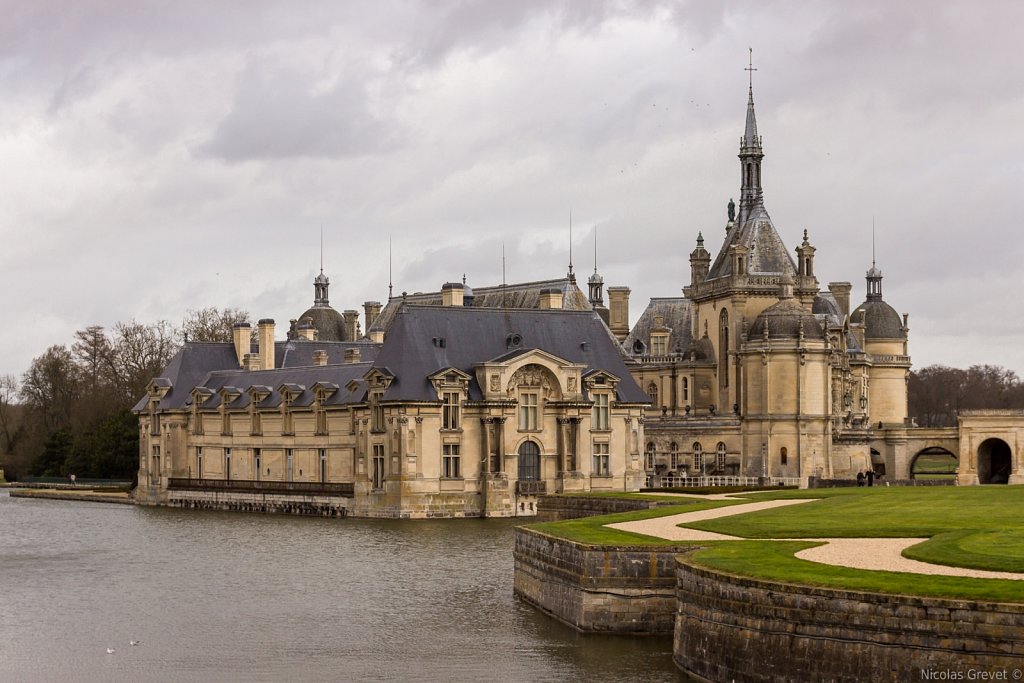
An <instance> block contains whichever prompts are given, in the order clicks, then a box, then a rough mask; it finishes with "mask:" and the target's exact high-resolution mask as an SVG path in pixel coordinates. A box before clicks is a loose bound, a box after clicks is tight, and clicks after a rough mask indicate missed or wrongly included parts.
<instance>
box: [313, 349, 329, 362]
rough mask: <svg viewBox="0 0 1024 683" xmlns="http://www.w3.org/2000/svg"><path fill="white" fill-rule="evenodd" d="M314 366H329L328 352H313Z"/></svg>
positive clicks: (321, 350)
mask: <svg viewBox="0 0 1024 683" xmlns="http://www.w3.org/2000/svg"><path fill="white" fill-rule="evenodd" d="M313 365H327V352H326V351H324V350H323V349H318V350H316V351H314V352H313Z"/></svg>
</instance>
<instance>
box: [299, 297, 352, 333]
mask: <svg viewBox="0 0 1024 683" xmlns="http://www.w3.org/2000/svg"><path fill="white" fill-rule="evenodd" d="M306 318H309V319H310V320H311V321H312V323H313V327H315V328H316V331H317V341H350V340H347V339H345V319H344V318H343V317H342V315H341V313H338V311H336V310H334V309H333V308H331V307H330V306H320V305H317V306H313V307H312V308H310V309H307V310H306V311H304V312H303V313H302V315H300V316H299V317H298V322H299V324H302V323H303V322H304V321H305V320H306Z"/></svg>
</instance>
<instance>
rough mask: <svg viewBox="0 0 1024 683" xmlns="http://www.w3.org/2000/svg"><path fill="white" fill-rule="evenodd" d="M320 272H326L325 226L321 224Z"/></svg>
mask: <svg viewBox="0 0 1024 683" xmlns="http://www.w3.org/2000/svg"><path fill="white" fill-rule="evenodd" d="M320 272H321V273H323V272H324V224H323V223H321V224H320Z"/></svg>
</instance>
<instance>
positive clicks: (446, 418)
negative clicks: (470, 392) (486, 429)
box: [441, 391, 462, 429]
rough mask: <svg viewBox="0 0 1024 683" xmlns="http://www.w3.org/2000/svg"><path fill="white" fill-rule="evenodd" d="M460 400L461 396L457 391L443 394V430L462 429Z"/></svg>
mask: <svg viewBox="0 0 1024 683" xmlns="http://www.w3.org/2000/svg"><path fill="white" fill-rule="evenodd" d="M460 399H461V395H460V394H459V392H457V391H446V392H444V394H442V403H441V429H460V428H461V427H462V417H461V415H460V409H461V405H460Z"/></svg>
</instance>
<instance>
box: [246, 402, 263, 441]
mask: <svg viewBox="0 0 1024 683" xmlns="http://www.w3.org/2000/svg"><path fill="white" fill-rule="evenodd" d="M249 417H250V419H251V421H252V425H251V426H250V427H249V433H250V434H252V435H253V436H259V435H260V434H262V433H263V415H262V414H261V413H260V411H259V410H257V409H256V408H255V407H253V409H252V412H250V413H249Z"/></svg>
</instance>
